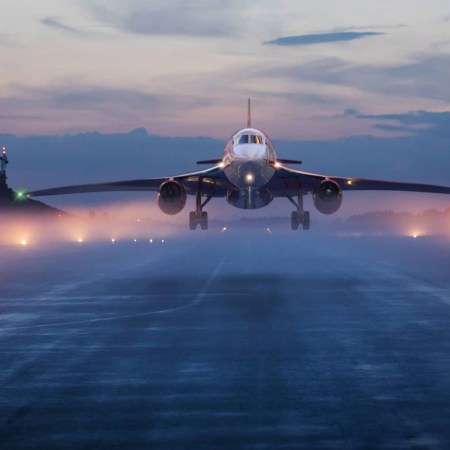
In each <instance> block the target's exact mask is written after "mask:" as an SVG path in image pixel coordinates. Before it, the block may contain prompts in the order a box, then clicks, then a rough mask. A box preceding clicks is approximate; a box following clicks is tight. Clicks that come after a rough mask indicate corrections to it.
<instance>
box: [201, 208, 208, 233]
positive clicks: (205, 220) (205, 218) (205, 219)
mask: <svg viewBox="0 0 450 450" xmlns="http://www.w3.org/2000/svg"><path fill="white" fill-rule="evenodd" d="M200 227H201V229H202V230H207V229H208V213H207V212H206V211H203V212H202V215H201V218H200Z"/></svg>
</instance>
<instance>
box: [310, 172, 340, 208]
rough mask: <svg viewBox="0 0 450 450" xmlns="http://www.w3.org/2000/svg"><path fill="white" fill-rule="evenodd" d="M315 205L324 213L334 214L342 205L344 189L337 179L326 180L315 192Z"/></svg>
mask: <svg viewBox="0 0 450 450" xmlns="http://www.w3.org/2000/svg"><path fill="white" fill-rule="evenodd" d="M313 200H314V206H315V207H316V208H317V210H318V211H319V212H321V213H322V214H333V213H335V212H336V211H337V210H338V209H339V208H340V207H341V205H342V189H341V187H340V186H339V184H338V183H336V181H333V180H324V181H322V182H321V183H320V184H319V186H318V187H317V188H316V190H315V191H314V194H313Z"/></svg>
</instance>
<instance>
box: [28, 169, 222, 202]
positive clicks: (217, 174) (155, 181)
mask: <svg viewBox="0 0 450 450" xmlns="http://www.w3.org/2000/svg"><path fill="white" fill-rule="evenodd" d="M168 180H175V181H177V182H179V183H180V184H181V185H183V187H184V188H185V189H186V193H188V194H195V192H196V191H197V189H198V183H199V182H200V181H201V182H202V191H204V190H208V191H209V192H208V194H209V195H212V196H216V195H217V196H221V195H224V194H223V190H224V189H226V186H225V184H226V179H225V176H224V173H223V169H222V168H221V167H219V166H214V167H211V168H209V169H206V170H201V171H197V172H192V173H187V174H183V175H177V176H174V177H166V178H149V179H142V180H124V181H114V182H110V183H108V182H107V183H94V184H79V185H71V186H61V187H56V188H50V189H40V190H37V191H32V192H28V193H27V196H28V197H42V196H48V195H66V194H84V193H91V192H113V191H116V192H117V191H158V190H159V187H160V186H161V184H162V183H164V182H165V181H168Z"/></svg>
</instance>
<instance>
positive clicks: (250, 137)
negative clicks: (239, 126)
mask: <svg viewBox="0 0 450 450" xmlns="http://www.w3.org/2000/svg"><path fill="white" fill-rule="evenodd" d="M262 143H263V139H262V136H258V135H256V134H242V135H240V136H238V137H237V138H236V141H235V144H262Z"/></svg>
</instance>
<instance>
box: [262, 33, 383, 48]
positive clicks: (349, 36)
mask: <svg viewBox="0 0 450 450" xmlns="http://www.w3.org/2000/svg"><path fill="white" fill-rule="evenodd" d="M383 34H384V33H381V32H374V31H342V32H334V33H321V34H302V35H299V36H287V37H280V38H277V39H274V40H272V41H267V42H264V44H265V45H281V46H296V45H314V44H325V43H330V42H347V41H354V40H356V39H362V38H365V37H369V36H380V35H383Z"/></svg>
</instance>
